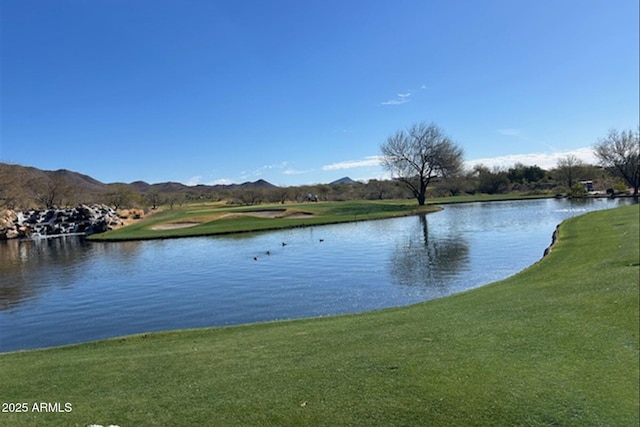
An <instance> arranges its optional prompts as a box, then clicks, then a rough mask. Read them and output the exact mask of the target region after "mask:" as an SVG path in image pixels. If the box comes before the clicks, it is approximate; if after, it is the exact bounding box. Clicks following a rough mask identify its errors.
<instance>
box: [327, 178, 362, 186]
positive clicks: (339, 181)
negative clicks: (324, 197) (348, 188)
mask: <svg viewBox="0 0 640 427" xmlns="http://www.w3.org/2000/svg"><path fill="white" fill-rule="evenodd" d="M337 184H357V181H354V180H352V179H351V178H349V177H348V176H345V177H342V178H340V179H336V180H335V181H333V182H332V183H331V184H330V185H337Z"/></svg>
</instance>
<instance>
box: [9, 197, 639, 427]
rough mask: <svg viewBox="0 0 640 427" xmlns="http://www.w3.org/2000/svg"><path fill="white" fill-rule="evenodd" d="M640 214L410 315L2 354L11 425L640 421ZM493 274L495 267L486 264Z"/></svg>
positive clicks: (572, 237) (565, 232)
mask: <svg viewBox="0 0 640 427" xmlns="http://www.w3.org/2000/svg"><path fill="white" fill-rule="evenodd" d="M638 217H639V210H638V205H634V206H627V207H622V208H617V209H614V210H608V211H599V212H594V213H590V214H587V215H584V216H580V217H576V218H573V219H570V220H568V221H566V222H565V223H563V225H562V226H561V227H560V231H559V241H558V242H557V244H556V245H555V247H554V249H553V251H552V252H551V254H550V255H549V256H547V257H546V258H544V259H543V260H541V261H540V262H538V263H536V264H535V265H533V266H531V267H530V268H528V269H526V270H524V271H523V272H521V273H519V274H517V275H515V276H513V277H511V278H509V279H507V280H504V281H501V282H497V283H494V284H492V285H488V286H485V287H482V288H478V289H475V290H472V291H469V292H465V293H462V294H459V295H454V296H451V297H447V298H442V299H439V300H434V301H429V302H426V303H421V304H417V305H413V306H410V307H403V308H396V309H388V310H382V311H376V312H370V313H364V314H357V315H347V316H336V317H326V318H319V319H307V320H296V321H287V322H274V323H263V324H255V325H245V326H237V327H228V328H213V329H200V330H190V331H177V332H164V333H156V334H148V335H136V336H130V337H124V338H119V339H112V340H107V341H101V342H95V343H88V344H84V345H79V346H70V347H61V348H55V349H49V350H37V351H25V352H16V353H8V354H3V355H0V396H1V397H2V400H3V401H4V402H27V403H29V404H31V403H32V402H40V401H45V402H70V403H72V405H73V411H72V412H70V413H63V414H37V413H27V414H8V413H0V425H7V426H9V425H10V426H32V425H34V426H35V425H38V426H41V425H42V426H44V425H72V426H73V425H79V426H84V425H87V424H89V423H98V424H103V425H107V424H109V423H112V424H117V425H120V426H122V427H125V426H133V425H136V426H153V425H158V426H167V425H180V426H182V425H214V426H217V425H220V426H236V425H237V426H258V425H260V426H268V425H284V426H304V425H309V426H349V425H353V426H367V425H371V426H374V425H375V426H379V425H385V426H386V425H388V426H399V425H402V426H412V425H415V426H637V425H638V423H639V421H640V420H639V415H638V411H639V406H638V401H639V397H640V396H639V385H638V384H639V379H640V378H639V368H638V365H639V343H638V330H639V321H638V315H639V313H638V306H639V298H638V297H639V290H638V287H639V279H640V277H639V264H640V254H639V248H638V239H639V234H640V231H639V220H638ZM487 267H488V268H490V266H487Z"/></svg>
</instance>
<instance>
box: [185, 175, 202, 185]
mask: <svg viewBox="0 0 640 427" xmlns="http://www.w3.org/2000/svg"><path fill="white" fill-rule="evenodd" d="M201 183H202V176H200V175H196V176H192V177H191V178H189V179H188V180H186V181H185V182H184V185H188V186H194V185H198V184H201Z"/></svg>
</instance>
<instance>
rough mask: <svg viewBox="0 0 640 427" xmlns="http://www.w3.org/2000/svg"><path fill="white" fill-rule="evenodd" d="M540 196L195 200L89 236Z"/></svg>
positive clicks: (355, 217)
mask: <svg viewBox="0 0 640 427" xmlns="http://www.w3.org/2000/svg"><path fill="white" fill-rule="evenodd" d="M540 197H548V196H539V195H538V196H523V195H517V194H506V195H504V194H503V195H496V196H490V195H475V196H458V197H441V198H436V199H431V200H429V203H428V205H427V206H422V207H420V206H418V205H417V203H416V202H415V200H384V201H376V200H355V201H346V202H320V203H296V204H267V205H256V206H243V207H228V206H225V205H224V204H219V203H218V204H194V205H187V206H183V207H178V208H174V209H165V210H164V211H162V212H159V213H157V214H153V215H151V216H149V217H148V218H146V219H144V220H142V221H139V222H136V223H135V224H132V225H129V226H127V227H123V228H120V229H117V230H113V231H110V232H107V233H101V234H94V235H92V236H90V237H89V239H90V240H100V241H119V240H144V239H166V238H175V237H193V236H207V235H216V234H230V233H242V232H251V231H267V230H279V229H285V228H293V227H307V226H312V225H321V224H336V223H341V222H352V221H368V220H374V219H384V218H392V217H398V216H406V215H414V214H417V213H424V212H432V211H434V210H437V209H438V208H437V207H436V206H435V205H436V204H446V203H465V202H476V201H495V200H517V199H524V198H540Z"/></svg>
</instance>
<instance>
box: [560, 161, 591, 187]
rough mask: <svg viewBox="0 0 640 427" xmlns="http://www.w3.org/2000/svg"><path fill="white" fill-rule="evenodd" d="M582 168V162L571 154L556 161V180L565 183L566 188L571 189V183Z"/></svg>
mask: <svg viewBox="0 0 640 427" xmlns="http://www.w3.org/2000/svg"><path fill="white" fill-rule="evenodd" d="M583 166H584V165H583V163H582V160H580V159H579V158H577V157H576V156H574V155H573V154H569V155H568V156H567V157H563V158H561V159H558V167H557V173H558V178H559V179H562V180H563V181H565V182H566V183H567V188H571V187H573V181H574V180H575V179H576V175H578V172H579V171H580V170H581V169H582V167H583Z"/></svg>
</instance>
